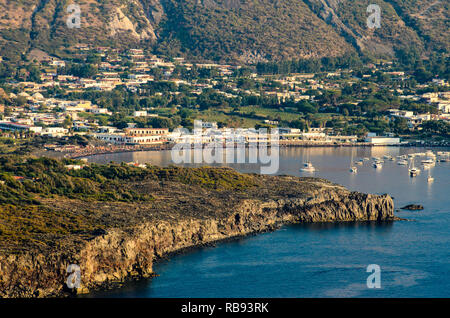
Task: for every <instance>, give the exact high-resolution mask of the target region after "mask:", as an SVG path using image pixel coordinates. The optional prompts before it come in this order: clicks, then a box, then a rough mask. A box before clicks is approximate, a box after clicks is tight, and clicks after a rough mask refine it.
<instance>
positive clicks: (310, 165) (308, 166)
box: [300, 161, 316, 172]
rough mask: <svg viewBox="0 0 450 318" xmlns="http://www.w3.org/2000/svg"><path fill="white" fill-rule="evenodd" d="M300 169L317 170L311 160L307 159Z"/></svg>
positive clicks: (305, 170) (306, 170)
mask: <svg viewBox="0 0 450 318" xmlns="http://www.w3.org/2000/svg"><path fill="white" fill-rule="evenodd" d="M300 171H304V172H314V171H316V168H314V166H313V165H312V163H311V162H309V161H307V162H305V163H304V164H303V168H300Z"/></svg>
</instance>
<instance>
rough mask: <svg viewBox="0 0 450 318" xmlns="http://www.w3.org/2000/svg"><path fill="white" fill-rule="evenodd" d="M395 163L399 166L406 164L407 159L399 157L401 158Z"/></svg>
mask: <svg viewBox="0 0 450 318" xmlns="http://www.w3.org/2000/svg"><path fill="white" fill-rule="evenodd" d="M397 164H398V165H400V166H407V165H408V160H405V159H401V160H399V161H397Z"/></svg>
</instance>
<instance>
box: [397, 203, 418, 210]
mask: <svg viewBox="0 0 450 318" xmlns="http://www.w3.org/2000/svg"><path fill="white" fill-rule="evenodd" d="M400 209H401V210H410V211H415V210H423V205H420V204H408V205H405V206H404V207H403V208H400Z"/></svg>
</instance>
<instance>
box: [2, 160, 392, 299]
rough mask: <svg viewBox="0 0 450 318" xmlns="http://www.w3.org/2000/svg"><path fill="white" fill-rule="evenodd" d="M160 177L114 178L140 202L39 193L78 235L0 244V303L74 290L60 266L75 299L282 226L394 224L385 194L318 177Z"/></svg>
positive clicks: (215, 173) (181, 173)
mask: <svg viewBox="0 0 450 318" xmlns="http://www.w3.org/2000/svg"><path fill="white" fill-rule="evenodd" d="M148 169H150V168H148ZM154 169H160V168H154ZM161 169H162V168H161ZM170 169H173V171H171V170H170ZM142 170H146V169H142ZM133 171H134V170H133ZM136 171H137V170H136ZM165 171H166V172H164V173H160V172H158V174H157V175H158V177H154V175H155V173H153V172H152V174H150V173H148V174H147V173H146V174H144V175H140V176H139V177H135V176H134V177H133V178H125V180H123V181H122V183H123V184H122V186H123V187H126V188H127V189H132V190H133V191H135V192H136V193H139V194H142V195H149V196H150V198H149V199H148V200H141V201H138V202H126V201H125V200H112V199H111V200H107V201H105V200H94V199H89V200H88V199H80V198H77V197H70V196H54V195H51V196H41V197H40V199H39V200H40V204H41V206H42V207H45V208H46V209H47V210H46V211H52V212H51V213H53V215H55V218H61V220H63V219H62V218H66V217H68V218H70V220H72V219H73V220H77V222H78V223H79V224H81V225H79V228H80V229H78V230H74V231H68V232H64V234H60V233H59V232H58V231H48V233H45V231H42V230H41V231H40V233H34V232H32V231H30V233H32V234H29V236H27V237H21V239H20V240H19V241H17V242H16V243H14V242H15V241H13V240H12V239H11V242H10V243H9V244H6V243H5V244H3V243H2V245H3V246H1V247H2V249H1V250H0V296H1V297H52V296H58V297H59V296H64V295H69V294H70V293H73V292H74V291H73V290H69V289H68V288H67V286H66V280H67V277H68V276H69V274H68V273H67V267H68V265H69V264H76V265H78V266H79V267H80V269H81V286H80V287H79V288H78V289H76V290H75V292H78V293H86V292H89V291H90V290H93V289H98V288H102V287H105V286H107V285H110V284H111V283H115V282H124V281H126V280H127V279H130V278H141V277H150V276H152V275H153V274H154V272H153V264H154V262H155V261H158V259H161V258H164V257H167V256H168V255H170V254H171V253H174V252H178V251H182V250H184V249H186V248H192V247H197V246H201V245H204V244H210V243H213V242H217V241H221V240H225V239H230V238H236V237H242V236H246V235H249V234H254V233H258V232H264V231H270V230H274V229H276V228H278V227H280V226H281V225H283V224H291V223H300V222H350V221H391V220H395V219H396V217H395V216H394V204H393V201H392V198H391V197H390V196H389V195H371V194H363V193H357V192H351V191H349V190H347V189H346V188H344V187H342V186H340V185H336V184H333V183H331V182H329V181H326V180H323V179H318V178H297V177H291V176H260V175H244V174H240V173H237V172H235V171H234V170H231V169H228V168H220V169H219V168H198V169H197V170H195V169H192V170H190V169H187V168H175V167H172V168H165ZM167 171H169V172H167ZM174 171H175V172H174ZM105 175H106V174H105ZM200 175H201V178H200V177H199V176H200ZM161 176H163V177H161ZM175 176H176V177H175ZM98 178H99V177H98ZM130 191H131V190H130ZM133 193H134V192H133ZM47 213H49V212H47ZM39 217H41V216H39ZM58 220H59V219H58ZM61 222H62V221H61ZM82 222H88V223H89V224H90V225H92V226H91V227H89V228H88V227H83V226H82V225H83V224H84V223H82ZM64 224H66V223H64ZM67 224H73V223H67ZM24 226H25V225H24ZM70 226H72V225H70ZM83 229H84V230H83ZM27 233H28V232H27ZM61 233H62V232H61Z"/></svg>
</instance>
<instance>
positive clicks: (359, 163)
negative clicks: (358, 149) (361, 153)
mask: <svg viewBox="0 0 450 318" xmlns="http://www.w3.org/2000/svg"><path fill="white" fill-rule="evenodd" d="M363 163H364V161H363V160H358V161H355V164H357V165H360V166H362V165H363Z"/></svg>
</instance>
